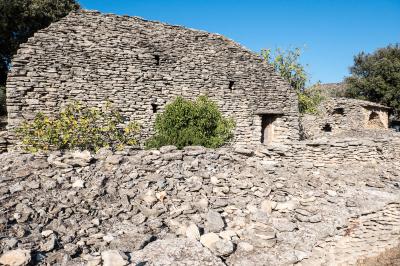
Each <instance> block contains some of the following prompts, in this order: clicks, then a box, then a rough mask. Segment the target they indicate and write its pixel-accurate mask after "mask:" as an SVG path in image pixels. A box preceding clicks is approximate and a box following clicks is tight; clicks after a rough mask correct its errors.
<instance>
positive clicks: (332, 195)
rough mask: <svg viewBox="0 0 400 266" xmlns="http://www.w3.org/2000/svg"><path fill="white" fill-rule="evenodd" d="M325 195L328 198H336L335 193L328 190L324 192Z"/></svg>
mask: <svg viewBox="0 0 400 266" xmlns="http://www.w3.org/2000/svg"><path fill="white" fill-rule="evenodd" d="M325 193H326V194H327V195H328V196H330V197H336V196H337V192H336V191H333V190H329V189H328V190H327V191H325Z"/></svg>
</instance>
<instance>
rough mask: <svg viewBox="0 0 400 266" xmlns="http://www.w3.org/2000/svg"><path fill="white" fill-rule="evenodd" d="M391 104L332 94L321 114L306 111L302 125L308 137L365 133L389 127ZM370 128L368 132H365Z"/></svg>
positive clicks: (351, 135) (325, 102)
mask: <svg viewBox="0 0 400 266" xmlns="http://www.w3.org/2000/svg"><path fill="white" fill-rule="evenodd" d="M389 110H390V108H388V107H385V106H383V105H380V104H376V103H373V102H368V101H362V100H356V99H348V98H329V99H327V100H324V101H323V102H322V103H321V104H320V106H319V107H318V112H319V113H318V114H316V115H304V116H303V117H302V118H301V125H302V131H303V135H304V138H307V139H317V138H321V137H333V136H348V137H354V136H360V137H361V136H363V135H365V134H367V135H370V137H371V134H376V132H378V133H379V132H384V133H383V134H385V132H387V131H388V127H389V114H388V112H389ZM365 132H366V133H365Z"/></svg>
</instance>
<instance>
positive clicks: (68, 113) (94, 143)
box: [16, 103, 139, 152]
mask: <svg viewBox="0 0 400 266" xmlns="http://www.w3.org/2000/svg"><path fill="white" fill-rule="evenodd" d="M123 123H124V119H123V117H122V116H121V114H120V113H119V112H118V111H117V110H115V109H113V108H111V106H110V104H106V105H105V106H103V107H102V108H95V107H87V106H83V105H82V104H80V103H72V104H69V105H67V106H66V108H65V109H63V110H62V111H61V112H60V113H59V114H58V115H57V116H56V117H55V118H50V117H48V116H46V115H44V114H43V113H38V114H37V115H36V117H35V119H34V120H33V121H32V122H28V121H25V122H23V123H22V124H21V126H20V127H19V128H18V129H17V130H16V132H17V136H18V137H19V138H20V139H21V140H22V145H23V147H24V148H25V149H26V150H27V151H30V152H36V151H39V150H58V149H74V148H79V149H82V150H84V149H87V150H92V151H97V150H98V149H100V148H102V147H111V148H114V149H119V148H122V147H123V146H124V145H135V144H136V142H137V141H136V138H135V135H136V134H137V133H138V131H139V126H138V124H136V123H133V122H130V123H128V124H127V125H123Z"/></svg>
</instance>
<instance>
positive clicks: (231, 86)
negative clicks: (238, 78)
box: [229, 81, 235, 91]
mask: <svg viewBox="0 0 400 266" xmlns="http://www.w3.org/2000/svg"><path fill="white" fill-rule="evenodd" d="M234 84H235V82H234V81H229V89H230V90H231V91H232V90H233V85H234Z"/></svg>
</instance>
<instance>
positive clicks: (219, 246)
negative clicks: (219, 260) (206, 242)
mask: <svg viewBox="0 0 400 266" xmlns="http://www.w3.org/2000/svg"><path fill="white" fill-rule="evenodd" d="M233 250H234V248H233V243H232V242H231V241H229V240H226V239H219V240H218V241H217V242H215V243H214V244H212V245H211V251H212V252H213V253H214V254H215V255H217V256H228V255H230V254H232V253H233Z"/></svg>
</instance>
